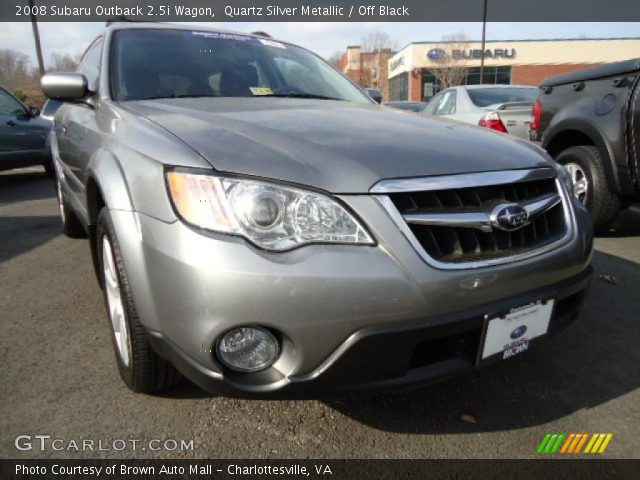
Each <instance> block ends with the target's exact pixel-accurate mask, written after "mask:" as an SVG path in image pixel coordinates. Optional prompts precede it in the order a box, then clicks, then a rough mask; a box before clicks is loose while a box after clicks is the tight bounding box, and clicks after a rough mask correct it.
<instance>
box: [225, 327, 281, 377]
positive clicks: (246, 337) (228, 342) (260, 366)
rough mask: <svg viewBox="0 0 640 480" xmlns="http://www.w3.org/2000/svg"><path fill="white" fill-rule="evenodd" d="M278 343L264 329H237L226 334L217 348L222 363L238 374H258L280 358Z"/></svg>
mask: <svg viewBox="0 0 640 480" xmlns="http://www.w3.org/2000/svg"><path fill="white" fill-rule="evenodd" d="M279 350H280V348H279V346H278V341H277V340H276V338H275V337H274V336H273V335H272V334H271V332H269V331H268V330H265V329H264V328H259V327H253V328H252V327H244V328H235V329H233V330H229V331H228V332H227V333H225V334H224V335H223V336H222V337H221V338H220V340H219V341H218V345H217V346H216V351H217V354H218V358H219V359H220V361H221V362H222V363H223V364H224V365H225V366H227V367H229V368H231V369H232V370H236V371H238V372H257V371H259V370H264V369H265V368H268V367H270V366H271V365H272V364H273V362H275V361H276V359H277V358H278V353H279Z"/></svg>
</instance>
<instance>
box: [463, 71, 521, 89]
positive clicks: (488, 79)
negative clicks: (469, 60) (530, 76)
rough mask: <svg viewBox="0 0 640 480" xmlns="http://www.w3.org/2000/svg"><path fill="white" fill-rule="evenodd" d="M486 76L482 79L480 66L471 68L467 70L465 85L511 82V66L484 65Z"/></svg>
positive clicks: (505, 83)
mask: <svg viewBox="0 0 640 480" xmlns="http://www.w3.org/2000/svg"><path fill="white" fill-rule="evenodd" d="M483 76H484V78H483V81H482V82H481V81H480V67H473V68H470V69H469V71H468V72H467V78H466V81H465V85H478V84H480V83H490V84H494V85H495V84H504V85H509V84H510V83H511V67H484V75H483Z"/></svg>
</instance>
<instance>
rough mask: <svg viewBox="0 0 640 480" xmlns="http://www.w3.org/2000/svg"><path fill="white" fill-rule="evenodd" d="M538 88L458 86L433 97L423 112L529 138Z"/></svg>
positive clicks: (519, 86)
mask: <svg viewBox="0 0 640 480" xmlns="http://www.w3.org/2000/svg"><path fill="white" fill-rule="evenodd" d="M538 93H539V90H538V88H537V87H531V86H528V85H493V84H492V85H461V86H458V87H451V88H447V89H446V90H443V91H441V92H440V93H438V94H437V95H436V96H434V97H433V98H432V99H431V100H429V103H428V104H427V106H426V107H425V109H424V110H423V111H422V113H423V114H425V115H438V116H442V117H445V118H450V119H453V120H458V121H460V122H464V123H470V124H473V125H480V126H482V127H487V128H491V129H493V130H497V131H500V132H504V133H509V134H511V135H515V136H516V137H520V138H524V139H526V140H528V139H529V123H530V122H531V109H532V107H533V101H534V100H535V99H536V97H537V96H538Z"/></svg>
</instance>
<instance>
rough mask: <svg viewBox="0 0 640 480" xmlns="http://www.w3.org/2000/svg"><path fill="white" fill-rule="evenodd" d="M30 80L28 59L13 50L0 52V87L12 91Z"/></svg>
mask: <svg viewBox="0 0 640 480" xmlns="http://www.w3.org/2000/svg"><path fill="white" fill-rule="evenodd" d="M31 79H32V78H31V65H30V62H29V57H27V56H26V55H25V54H24V53H20V52H17V51H15V50H8V49H2V50H0V85H3V86H5V87H8V88H11V89H14V88H19V87H22V86H23V85H24V84H25V83H28V82H29V81H31Z"/></svg>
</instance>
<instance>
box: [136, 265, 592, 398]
mask: <svg viewBox="0 0 640 480" xmlns="http://www.w3.org/2000/svg"><path fill="white" fill-rule="evenodd" d="M590 279H591V268H590V267H589V268H588V269H586V270H585V271H584V272H582V273H581V274H580V275H579V276H577V277H575V278H572V279H568V280H567V281H565V282H562V283H561V284H557V285H553V286H550V287H547V288H544V289H541V290H538V291H535V292H530V293H529V294H527V295H522V296H519V297H517V298H509V299H505V300H503V301H501V302H497V303H495V304H492V305H487V306H483V307H481V308H477V309H475V310H472V311H468V312H461V313H457V314H452V315H447V316H444V317H441V318H439V319H437V323H438V325H437V326H425V323H426V322H411V323H407V324H403V325H391V326H386V327H376V328H370V329H364V330H360V331H358V332H356V333H354V334H353V335H351V336H350V337H349V338H348V339H347V340H346V341H345V342H344V344H343V345H341V346H340V348H339V349H337V350H336V351H335V352H334V353H333V354H332V355H331V356H330V357H329V358H328V359H327V360H326V361H325V362H324V363H323V364H322V365H321V366H320V367H319V368H318V369H316V370H315V371H313V372H311V373H309V374H307V375H300V376H293V377H289V378H285V377H284V376H283V375H279V374H278V373H277V372H275V371H273V369H269V370H267V371H266V372H262V373H259V374H253V375H252V376H244V375H239V374H233V373H228V374H227V375H226V376H220V375H218V374H217V372H213V371H210V370H207V369H206V368H203V367H202V365H200V364H198V363H197V361H195V359H193V358H192V357H190V356H189V355H187V354H186V353H185V352H184V351H182V350H181V349H180V348H179V347H178V346H177V345H175V344H174V343H172V342H171V341H170V340H168V339H167V338H166V337H165V336H164V335H162V334H161V333H159V332H154V331H148V333H149V339H150V340H151V343H152V345H153V346H154V349H155V350H156V351H157V352H158V353H159V354H160V355H161V356H163V357H164V358H166V359H168V360H169V361H170V362H171V363H172V364H174V365H175V366H176V367H177V368H178V369H179V370H180V371H181V372H182V373H183V374H184V375H185V376H186V377H187V378H189V379H190V380H191V381H192V382H193V383H195V384H196V385H198V386H199V387H200V388H202V389H203V390H206V391H208V392H211V393H215V394H224V395H229V396H243V397H244V396H251V395H252V394H257V395H259V396H260V397H273V398H282V397H286V398H316V397H318V396H322V395H331V394H342V393H346V392H355V391H362V390H370V389H376V390H401V389H412V388H418V387H421V386H425V385H429V384H432V383H436V382H439V381H443V380H445V379H447V378H450V377H453V376H456V375H460V374H463V373H466V372H469V371H471V370H473V369H474V368H476V367H475V366H476V359H477V357H478V353H479V352H478V350H479V348H480V347H481V345H480V338H481V334H482V329H483V325H484V321H485V320H484V315H485V313H486V312H487V311H489V312H498V311H503V310H506V309H507V308H509V307H512V306H513V305H525V304H527V303H529V302H531V301H534V300H538V299H540V298H555V299H556V305H555V308H554V313H553V316H552V318H551V322H550V323H549V330H548V335H547V336H543V337H538V338H535V339H533V340H531V341H529V344H530V347H532V348H535V347H536V346H538V345H539V344H540V343H542V342H544V341H545V340H546V339H548V338H549V336H553V335H555V334H557V333H558V332H560V331H561V330H563V329H564V328H565V327H566V326H568V325H569V324H570V323H571V322H572V321H573V320H575V319H576V317H577V316H578V314H579V312H580V309H581V307H582V304H583V302H584V298H585V290H586V288H587V286H588V283H589V281H590Z"/></svg>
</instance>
